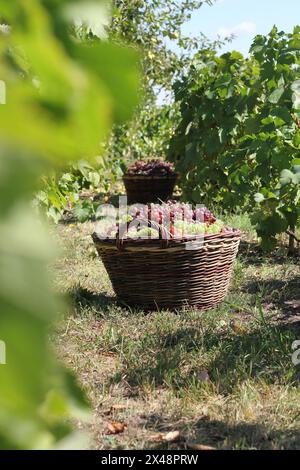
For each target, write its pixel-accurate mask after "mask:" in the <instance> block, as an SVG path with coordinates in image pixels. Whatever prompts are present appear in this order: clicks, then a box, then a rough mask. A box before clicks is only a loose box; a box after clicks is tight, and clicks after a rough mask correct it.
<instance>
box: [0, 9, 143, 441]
mask: <svg viewBox="0 0 300 470" xmlns="http://www.w3.org/2000/svg"><path fill="white" fill-rule="evenodd" d="M100 3H101V2H99V4H100ZM73 4H74V5H75V4H76V7H77V8H84V6H85V2H83V1H80V0H77V1H75V0H74V1H66V0H65V1H60V2H57V1H55V0H43V1H40V0H31V1H28V0H15V1H10V2H7V1H4V0H1V1H0V7H1V15H2V21H3V22H5V23H6V24H8V25H10V28H5V33H4V34H3V33H1V36H0V53H1V61H0V77H1V79H2V80H4V82H5V85H6V91H7V94H6V95H7V103H6V104H5V105H3V106H1V108H0V135H1V145H0V168H1V171H0V183H1V184H0V201H1V203H0V211H1V223H0V234H1V241H2V242H1V246H0V265H1V270H0V278H1V283H0V310H1V317H0V334H1V341H4V342H5V345H6V351H7V364H6V365H0V383H1V386H0V448H2V449H28V448H50V447H54V446H55V447H57V448H64V447H68V448H70V447H76V446H82V445H83V444H82V441H80V440H79V441H78V439H77V437H78V436H76V435H73V434H72V433H71V432H72V427H71V426H70V425H68V424H66V419H67V418H69V417H73V418H74V417H75V418H76V417H77V418H80V419H81V420H82V419H84V417H86V415H87V410H88V406H87V403H86V400H85V398H84V396H83V395H82V393H81V391H80V389H79V388H78V386H77V385H76V383H75V381H74V378H73V377H72V375H70V373H69V372H67V371H66V370H65V369H64V368H63V367H62V366H60V365H59V364H58V363H57V362H56V359H55V357H54V354H53V352H52V351H51V350H50V348H49V345H48V335H49V332H50V331H51V323H52V321H53V319H54V318H55V316H56V314H57V312H61V311H63V309H64V308H65V305H64V304H63V303H62V302H61V301H60V300H59V299H58V298H57V297H56V296H54V294H53V292H52V289H51V287H50V284H49V279H48V274H47V265H48V263H49V262H50V261H51V260H52V257H53V254H54V252H55V250H53V247H52V243H51V242H50V241H49V239H48V237H47V235H46V231H45V229H44V228H43V226H42V225H41V223H40V222H39V221H38V220H37V219H36V217H35V215H34V214H33V211H32V210H31V208H30V205H31V204H30V199H31V197H32V194H33V191H34V190H36V188H38V187H39V179H40V176H41V175H42V174H45V173H47V172H48V171H49V170H50V169H51V170H52V169H54V168H55V167H56V168H57V167H59V165H60V164H61V162H66V161H68V160H70V159H73V160H76V159H77V158H78V157H79V156H82V155H83V154H84V155H85V156H86V157H91V156H93V155H95V154H97V153H98V152H99V141H100V139H104V138H105V136H106V135H107V133H108V131H109V129H110V127H111V124H112V122H113V120H115V119H117V120H119V121H120V122H122V121H123V119H124V118H127V117H129V116H130V114H131V112H132V109H133V105H134V104H135V103H136V102H137V99H138V95H137V85H138V75H137V70H138V68H137V56H136V53H135V52H134V51H133V50H130V49H125V48H121V47H118V46H117V45H112V44H109V43H101V44H95V45H93V46H92V47H89V48H88V47H84V46H83V45H81V44H78V43H76V42H75V41H73V40H72V39H71V38H70V36H69V35H68V30H69V22H68V20H67V18H68V15H67V14H66V12H67V10H66V9H68V8H70V7H71V6H73ZM99 64H101V67H100V65H99Z"/></svg>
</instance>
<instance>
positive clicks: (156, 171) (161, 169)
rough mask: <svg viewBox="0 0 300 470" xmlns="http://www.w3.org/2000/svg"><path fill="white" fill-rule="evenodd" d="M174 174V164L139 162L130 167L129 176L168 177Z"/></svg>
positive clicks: (159, 161) (152, 161) (156, 161)
mask: <svg viewBox="0 0 300 470" xmlns="http://www.w3.org/2000/svg"><path fill="white" fill-rule="evenodd" d="M173 173H174V165H173V163H169V162H165V161H163V160H147V161H144V160H137V161H136V162H134V163H132V164H131V165H130V166H129V167H128V171H127V174H128V175H131V176H132V175H141V176H167V175H172V174H173Z"/></svg>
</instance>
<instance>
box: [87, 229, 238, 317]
mask: <svg viewBox="0 0 300 470" xmlns="http://www.w3.org/2000/svg"><path fill="white" fill-rule="evenodd" d="M240 236H241V232H240V231H238V230H233V231H231V232H229V233H224V234H218V235H208V236H206V237H205V238H204V239H203V240H202V242H201V243H199V240H195V241H193V242H192V243H194V244H195V246H193V248H194V249H186V248H187V245H186V244H187V243H188V241H176V240H171V241H169V242H168V246H166V244H167V242H166V241H165V240H161V241H159V240H146V241H145V240H140V241H137V240H136V241H129V240H124V241H123V243H121V244H120V243H116V242H115V241H113V240H100V239H99V237H98V236H97V234H96V233H94V234H93V240H94V243H95V246H96V248H97V251H98V253H99V256H100V257H101V259H102V261H103V263H104V265H105V268H106V270H107V272H108V274H109V277H110V279H111V282H112V285H113V288H114V290H115V293H116V295H117V297H118V299H119V300H120V301H122V302H124V303H126V304H127V305H129V306H139V307H142V308H143V309H145V310H149V309H153V308H154V309H157V308H171V309H180V308H182V307H184V306H193V307H196V308H197V309H200V310H207V309H210V308H212V307H215V306H216V305H218V304H219V303H220V302H222V300H223V299H224V297H225V295H226V293H227V290H228V286H229V282H230V278H231V273H232V267H233V262H234V260H235V257H236V254H237V251H238V246H239V242H240ZM162 242H163V243H164V246H163V245H162ZM189 243H191V242H189ZM196 244H197V245H196Z"/></svg>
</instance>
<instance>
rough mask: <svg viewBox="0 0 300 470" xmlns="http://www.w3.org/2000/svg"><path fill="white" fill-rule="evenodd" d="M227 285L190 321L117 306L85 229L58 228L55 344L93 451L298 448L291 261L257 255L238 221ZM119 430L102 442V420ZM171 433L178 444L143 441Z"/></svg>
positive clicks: (298, 304)
mask: <svg viewBox="0 0 300 470" xmlns="http://www.w3.org/2000/svg"><path fill="white" fill-rule="evenodd" d="M231 223H232V224H233V225H236V226H240V227H241V228H242V229H243V230H244V231H245V232H246V234H245V240H244V242H243V243H242V246H241V250H240V254H239V257H238V260H237V262H236V265H235V270H234V277H233V280H232V286H231V289H230V292H229V294H228V296H227V298H226V300H225V302H224V303H223V304H222V305H220V306H219V307H218V308H216V309H214V310H212V311H209V312H205V313H200V312H197V311H195V310H192V309H186V310H185V311H184V312H181V313H180V314H179V313H176V312H170V311H160V312H159V311H154V312H150V313H148V314H145V313H144V312H142V311H139V310H133V309H128V308H122V307H120V306H118V305H117V303H116V299H115V297H114V293H113V291H112V288H111V285H110V282H109V279H108V276H107V274H106V272H105V269H104V268H103V266H102V264H101V262H100V260H99V259H98V258H97V256H96V253H95V250H94V248H93V245H92V242H91V238H90V233H91V232H92V231H93V224H91V223H86V224H78V225H65V226H59V227H58V229H57V237H58V240H59V241H60V243H61V247H62V249H63V251H62V255H61V258H60V259H59V260H58V261H57V263H56V265H55V267H54V269H55V272H56V285H57V288H58V289H59V290H60V291H61V292H68V293H69V294H71V302H70V303H69V312H68V314H67V315H66V316H65V317H64V318H62V319H61V321H60V322H59V324H58V325H57V331H56V335H55V343H56V345H57V349H58V353H59V355H60V357H61V358H62V359H63V361H64V362H65V363H66V364H67V365H68V366H69V367H70V368H71V369H73V370H74V371H75V373H76V374H77V376H78V378H79V380H80V382H81V384H82V386H83V387H84V388H85V390H86V391H87V394H88V396H89V398H90V400H91V404H92V408H93V412H94V413H93V414H94V416H93V422H92V423H91V424H90V426H89V431H90V432H91V438H92V442H91V448H93V449H141V448H147V449H151V448H153V449H154V448H155V449H159V448H170V449H177V448H182V447H186V446H190V445H193V444H203V445H210V446H213V447H216V448H219V449H300V388H299V377H300V369H299V368H300V366H295V365H294V364H293V363H292V360H291V355H292V343H293V341H294V340H296V339H300V322H299V318H300V317H299V311H300V300H299V297H300V295H299V294H300V292H299V291H300V287H299V285H300V270H299V264H300V263H299V258H287V257H286V256H285V251H284V250H283V249H279V250H278V251H277V252H276V253H275V254H273V255H272V256H266V255H264V254H262V253H260V251H259V250H257V249H256V247H255V234H254V232H253V229H252V228H251V224H250V222H249V220H248V219H247V217H246V216H236V217H235V219H234V220H231ZM113 421H120V422H124V423H126V425H127V429H126V430H125V431H124V432H123V433H121V434H118V435H107V424H108V423H111V422H113ZM168 431H179V432H180V435H181V440H180V442H177V443H166V442H161V441H159V439H157V438H153V435H154V434H156V433H159V432H163V433H165V432H168Z"/></svg>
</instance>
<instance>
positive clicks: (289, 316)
mask: <svg viewBox="0 0 300 470" xmlns="http://www.w3.org/2000/svg"><path fill="white" fill-rule="evenodd" d="M242 291H243V292H247V293H249V294H252V295H257V294H258V295H259V297H260V298H261V302H262V304H263V305H265V304H271V305H272V307H275V309H276V310H279V315H278V319H279V320H280V321H283V320H285V321H287V322H288V321H289V322H295V323H297V322H300V276H295V277H293V278H291V279H289V280H286V281H283V280H279V279H267V280H262V279H261V280H254V281H250V282H248V283H246V284H245V285H244V286H243V288H242Z"/></svg>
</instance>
